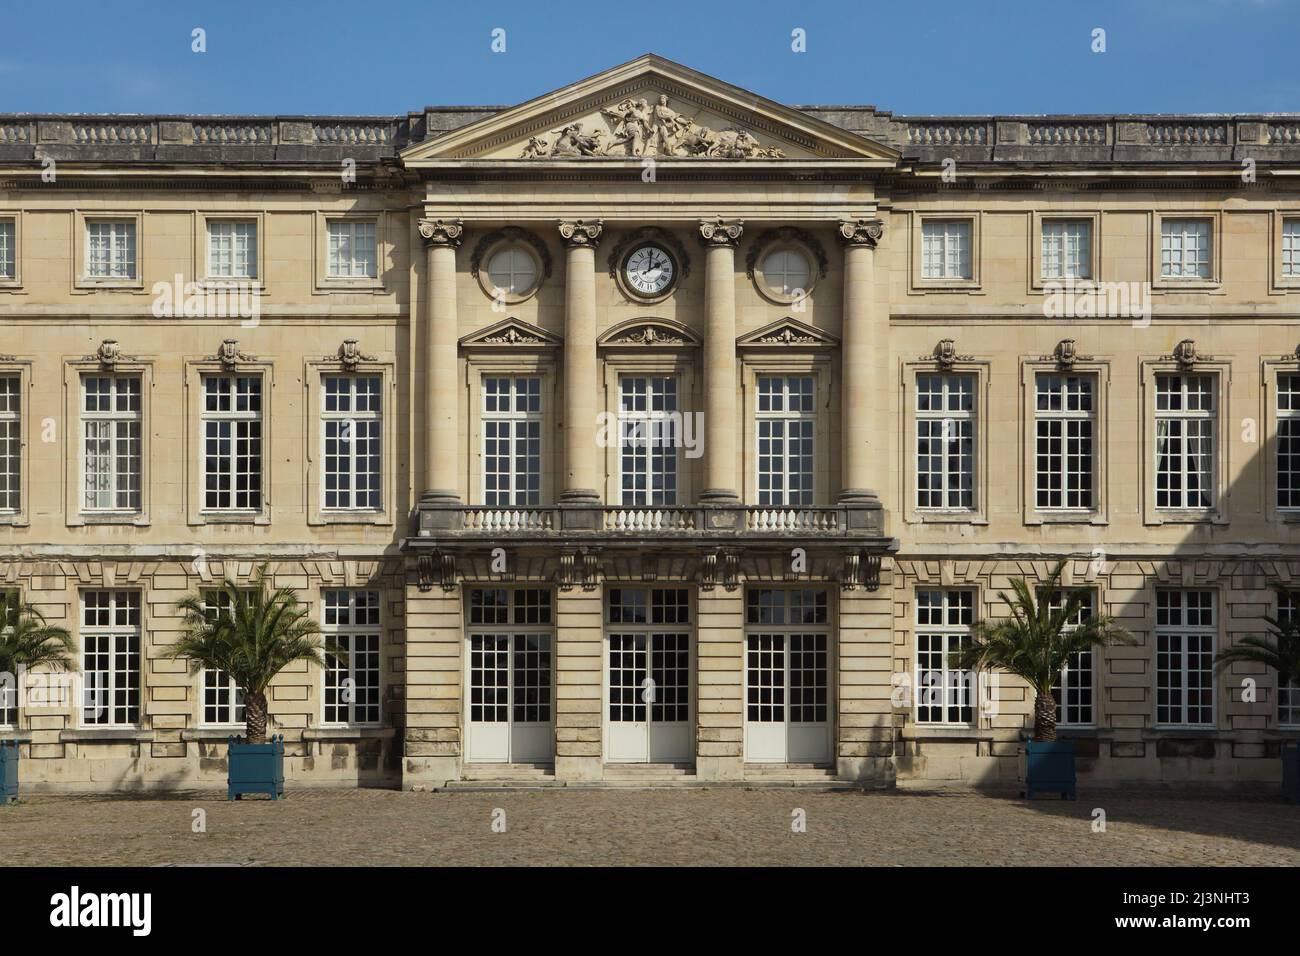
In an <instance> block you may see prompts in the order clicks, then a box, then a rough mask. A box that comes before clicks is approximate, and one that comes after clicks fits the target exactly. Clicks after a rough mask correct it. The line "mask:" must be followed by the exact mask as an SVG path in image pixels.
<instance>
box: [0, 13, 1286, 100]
mask: <svg viewBox="0 0 1300 956" xmlns="http://www.w3.org/2000/svg"><path fill="white" fill-rule="evenodd" d="M3 2H4V6H5V10H4V13H3V18H2V19H3V25H4V29H3V34H2V35H0V112H74V111H75V112H136V113H167V112H173V113H282V114H283V113H334V114H380V113H404V112H406V111H407V110H414V109H419V108H421V107H422V106H424V105H426V104H444V105H450V104H509V103H516V102H520V101H522V100H525V99H528V98H530V97H533V96H536V95H538V94H541V93H545V92H547V91H548V90H551V89H554V88H556V87H560V86H563V85H565V84H566V83H569V82H571V81H573V80H575V79H579V78H581V77H584V76H588V75H590V74H592V73H597V72H599V71H600V70H603V69H605V68H607V67H610V66H613V65H615V64H617V63H621V62H623V61H624V60H628V59H631V58H633V57H635V56H638V55H639V54H641V53H645V52H655V53H659V54H662V55H663V56H667V57H669V58H671V59H674V60H678V61H680V62H682V63H684V64H686V65H687V66H691V67H693V68H695V69H697V70H700V71H702V72H704V73H709V74H712V75H714V76H717V77H719V78H721V79H724V80H727V81H728V82H731V83H734V84H736V85H738V86H742V87H747V88H749V89H752V90H754V91H755V92H758V93H761V94H763V95H765V96H769V97H771V98H773V99H777V100H781V101H783V102H786V103H872V104H875V105H876V106H878V107H880V108H882V109H892V110H894V111H896V112H899V113H1036V112H1072V113H1087V112H1096V113H1110V112H1286V111H1295V112H1300V70H1297V68H1296V53H1295V48H1296V43H1297V41H1298V40H1300V0H930V2H924V0H803V2H802V3H800V2H796V0H744V2H734V0H733V2H723V0H692V2H683V0H643V2H635V0H633V2H624V3H619V2H616V0H602V2H584V0H530V2H490V0H470V2H466V0H460V2H446V0H371V2H369V3H358V2H356V0H350V2H336V0H315V2H306V0H225V2H220V3H218V2H213V0H206V2H198V0H124V2H119V3H105V2H103V0H93V2H92V0H47V2H44V3H33V2H27V0H21V2H20V0H3ZM195 27H202V28H203V29H204V30H206V33H207V52H206V53H202V54H198V53H194V52H192V51H191V49H190V47H191V31H192V30H193V29H194V28H195ZM498 27H499V28H502V29H504V30H505V38H506V52H505V53H493V52H492V51H491V49H490V43H491V33H492V30H493V29H494V28H498ZM1098 27H1100V28H1102V29H1104V30H1105V31H1106V34H1105V39H1106V52H1104V53H1094V52H1092V50H1091V48H1090V47H1091V44H1092V32H1093V30H1094V29H1095V28H1098ZM795 28H802V29H803V30H805V31H806V35H807V52H805V53H794V52H792V51H791V31H792V30H794V29H795Z"/></svg>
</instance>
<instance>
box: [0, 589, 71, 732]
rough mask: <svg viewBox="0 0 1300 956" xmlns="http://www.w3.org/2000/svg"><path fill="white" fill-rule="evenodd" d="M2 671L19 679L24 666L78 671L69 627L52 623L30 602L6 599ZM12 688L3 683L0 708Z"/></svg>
mask: <svg viewBox="0 0 1300 956" xmlns="http://www.w3.org/2000/svg"><path fill="white" fill-rule="evenodd" d="M0 615H2V616H0V674H9V675H12V677H13V678H14V679H15V680H16V679H17V677H18V674H19V671H20V670H21V669H23V668H25V669H27V670H31V669H32V668H34V667H46V668H48V669H50V670H52V671H70V670H76V667H77V664H76V658H75V654H76V647H75V645H74V644H73V642H72V635H71V634H69V633H68V631H67V629H65V628H62V627H59V626H58V625H56V624H49V623H47V622H46V620H45V615H43V614H42V613H41V612H40V611H39V610H37V609H36V608H35V607H34V606H32V605H31V604H19V603H18V602H17V601H16V600H9V601H5V602H4V604H3V609H2V610H0ZM10 693H11V690H10V688H8V687H4V686H0V711H2V710H5V709H7V705H8V703H9V700H10V699H13V698H10V697H9V694H10Z"/></svg>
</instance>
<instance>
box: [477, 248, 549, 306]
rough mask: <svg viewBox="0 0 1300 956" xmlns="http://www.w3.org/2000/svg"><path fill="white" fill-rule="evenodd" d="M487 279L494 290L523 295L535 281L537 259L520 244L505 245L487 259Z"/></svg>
mask: <svg viewBox="0 0 1300 956" xmlns="http://www.w3.org/2000/svg"><path fill="white" fill-rule="evenodd" d="M488 281H489V282H491V283H492V288H493V290H494V291H496V290H500V291H501V292H504V293H505V294H507V295H525V294H527V293H528V292H530V291H532V288H533V286H534V285H535V284H536V282H537V261H536V260H535V259H533V257H532V256H531V255H529V254H528V253H527V252H525V251H524V249H523V248H522V247H520V246H507V247H506V248H504V249H502V250H501V251H499V252H495V253H493V254H492V258H491V259H489V260H488Z"/></svg>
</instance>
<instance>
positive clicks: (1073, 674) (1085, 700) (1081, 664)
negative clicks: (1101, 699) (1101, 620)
mask: <svg viewBox="0 0 1300 956" xmlns="http://www.w3.org/2000/svg"><path fill="white" fill-rule="evenodd" d="M1087 595H1088V596H1087V599H1086V600H1085V601H1084V602H1083V603H1082V604H1080V605H1079V608H1078V610H1077V611H1075V612H1074V614H1073V615H1071V617H1070V620H1068V621H1067V622H1066V624H1065V628H1064V629H1065V630H1066V631H1071V630H1074V629H1075V628H1076V627H1078V626H1079V625H1080V624H1082V623H1083V622H1084V621H1086V620H1088V619H1089V618H1091V617H1092V615H1093V605H1094V603H1095V601H1096V596H1095V593H1094V592H1093V591H1088V592H1087ZM1067 598H1068V595H1067V594H1066V593H1065V592H1063V591H1056V592H1054V593H1052V594H1046V595H1041V596H1040V598H1039V600H1046V601H1047V606H1048V608H1049V609H1050V610H1051V611H1052V612H1053V613H1056V612H1057V611H1060V610H1061V608H1063V607H1065V602H1066V600H1067ZM1094 674H1095V670H1094V667H1093V649H1092V648H1090V647H1089V648H1085V649H1084V650H1081V651H1075V652H1074V653H1073V654H1071V655H1070V659H1069V660H1068V661H1067V662H1066V664H1065V668H1064V669H1063V670H1062V671H1061V676H1060V677H1059V678H1058V679H1057V681H1056V683H1055V684H1053V685H1052V697H1053V698H1055V699H1056V722H1057V723H1058V724H1067V725H1069V724H1073V725H1081V726H1085V727H1089V726H1092V724H1094V723H1095V722H1096V716H1095V713H1094V711H1093V701H1094V698H1095V696H1096V695H1095V691H1094V685H1093V681H1094V676H1093V675H1094Z"/></svg>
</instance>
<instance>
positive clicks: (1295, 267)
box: [1282, 219, 1300, 278]
mask: <svg viewBox="0 0 1300 956" xmlns="http://www.w3.org/2000/svg"><path fill="white" fill-rule="evenodd" d="M1282 275H1284V276H1287V277H1289V278H1296V277H1300V219H1283V220H1282Z"/></svg>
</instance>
